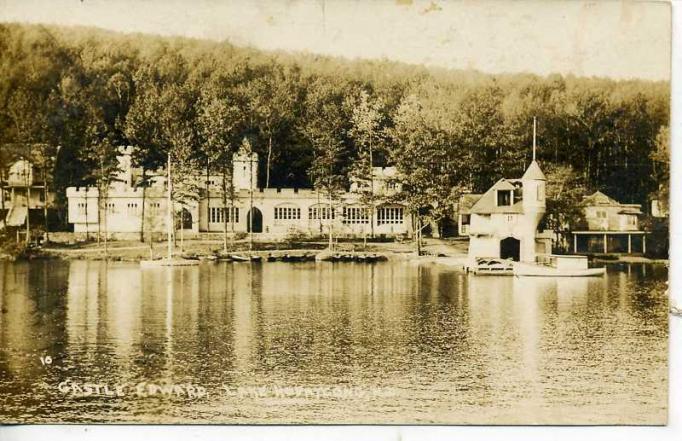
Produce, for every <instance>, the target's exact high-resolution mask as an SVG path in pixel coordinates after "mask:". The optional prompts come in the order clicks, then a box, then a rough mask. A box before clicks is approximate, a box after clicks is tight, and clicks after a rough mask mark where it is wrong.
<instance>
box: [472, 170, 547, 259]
mask: <svg viewBox="0 0 682 441" xmlns="http://www.w3.org/2000/svg"><path fill="white" fill-rule="evenodd" d="M545 185H546V179H545V175H544V173H543V172H542V170H541V169H540V166H539V165H538V163H537V162H536V161H535V160H533V162H532V163H531V164H530V166H529V167H528V169H527V170H526V172H525V173H524V175H523V176H522V177H521V179H506V178H502V179H500V180H499V181H497V182H496V183H495V184H494V185H493V186H492V187H490V189H488V191H486V192H485V193H483V194H481V195H473V194H467V195H464V197H463V198H462V201H461V203H460V206H461V210H460V215H459V221H460V225H459V231H460V233H464V234H468V236H469V252H468V256H469V259H470V260H471V261H474V260H475V259H476V258H478V257H487V258H501V259H512V260H515V261H522V262H535V260H536V255H538V254H543V255H544V254H549V253H550V252H551V235H548V234H544V233H541V232H538V224H539V223H540V220H541V219H542V217H543V215H544V213H545Z"/></svg>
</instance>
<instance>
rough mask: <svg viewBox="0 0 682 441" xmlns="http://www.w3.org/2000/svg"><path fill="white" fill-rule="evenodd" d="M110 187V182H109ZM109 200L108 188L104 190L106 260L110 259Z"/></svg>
mask: <svg viewBox="0 0 682 441" xmlns="http://www.w3.org/2000/svg"><path fill="white" fill-rule="evenodd" d="M107 187H108V184H107ZM108 200H109V193H108V188H107V189H106V190H105V191H104V207H105V210H104V260H109V238H108V237H107V236H109V225H108V220H109V212H108V210H107V209H106V206H107V203H108Z"/></svg>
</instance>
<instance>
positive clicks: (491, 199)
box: [471, 178, 523, 214]
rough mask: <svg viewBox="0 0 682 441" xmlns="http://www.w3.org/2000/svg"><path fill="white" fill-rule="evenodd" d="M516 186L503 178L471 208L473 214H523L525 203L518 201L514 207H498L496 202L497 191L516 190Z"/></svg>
mask: <svg viewBox="0 0 682 441" xmlns="http://www.w3.org/2000/svg"><path fill="white" fill-rule="evenodd" d="M514 189H515V187H514V185H513V184H512V183H511V182H509V181H508V180H506V179H504V178H502V179H500V180H499V181H497V182H496V183H495V185H493V186H492V187H490V188H489V189H488V191H486V192H485V193H483V196H481V198H480V199H479V200H478V202H476V203H475V204H474V206H473V207H471V212H472V213H475V214H491V213H523V203H522V201H518V202H516V203H515V204H513V205H507V206H502V207H498V206H497V201H496V200H495V197H496V192H497V190H514Z"/></svg>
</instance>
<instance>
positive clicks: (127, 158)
mask: <svg viewBox="0 0 682 441" xmlns="http://www.w3.org/2000/svg"><path fill="white" fill-rule="evenodd" d="M131 154H132V147H125V148H122V149H121V154H120V155H119V158H118V160H119V170H120V171H119V173H118V175H117V176H116V179H115V182H113V183H112V184H111V185H110V187H109V189H108V192H107V193H108V194H107V196H106V200H104V199H102V201H100V195H99V192H98V189H97V188H96V187H70V188H68V189H67V193H66V194H67V198H68V213H69V216H68V217H69V222H70V223H71V224H73V228H74V232H76V233H86V232H87V233H96V232H98V231H100V229H101V231H104V226H103V224H104V214H105V212H106V231H108V232H109V234H110V235H111V236H112V237H114V238H130V239H133V238H134V239H137V238H138V237H139V234H140V231H141V230H142V229H143V227H144V231H145V232H155V233H163V232H165V231H166V212H167V186H166V176H165V171H164V170H159V171H157V172H156V173H154V174H153V175H152V177H151V185H150V186H148V187H147V188H146V189H143V188H142V187H141V186H139V185H138V183H139V182H140V178H141V170H139V169H137V168H135V167H133V166H132V162H131ZM232 175H233V178H232V179H233V185H234V194H235V197H234V200H233V201H230V200H229V199H228V203H227V206H225V204H223V194H222V188H223V185H222V184H223V182H222V179H223V178H222V176H221V175H208V176H206V175H204V176H199V175H197V176H193V177H192V178H191V179H192V180H193V182H194V184H195V185H194V186H195V187H196V188H200V189H201V191H200V192H199V196H198V197H197V198H193V199H191V200H186V201H185V202H184V203H183V204H180V203H178V202H177V201H176V202H174V211H175V212H176V213H177V214H178V215H176V225H177V227H178V229H180V230H184V231H183V233H184V232H186V233H197V234H198V233H210V232H215V233H220V232H223V229H224V228H225V224H227V230H228V232H230V233H232V232H234V233H247V232H251V231H252V232H253V233H259V234H262V235H268V236H272V237H273V238H278V237H286V236H287V235H305V236H321V235H326V234H328V231H329V229H330V228H332V230H333V234H334V236H336V237H352V236H354V237H358V236H360V237H361V236H364V235H369V234H370V233H371V232H373V233H374V235H376V236H381V235H386V236H396V235H403V234H409V233H410V231H411V226H412V222H411V218H410V217H409V215H408V213H407V211H406V209H405V207H404V206H403V205H401V204H399V203H395V202H391V200H390V199H391V198H390V196H391V195H394V194H396V193H397V192H398V191H399V189H400V187H399V184H398V183H397V182H396V180H395V178H396V170H395V168H393V167H383V168H382V167H374V168H373V177H374V179H373V181H374V194H375V201H376V203H375V207H374V209H373V210H372V212H370V210H369V208H368V207H366V206H363V205H361V203H360V200H359V199H360V198H359V194H358V192H357V191H356V190H358V185H357V184H356V183H354V184H352V185H351V189H350V191H347V192H343V193H341V194H340V195H337V197H336V198H335V200H334V201H333V205H332V206H331V207H330V204H329V201H328V199H327V195H326V194H324V193H323V192H318V191H316V190H313V189H298V188H260V187H259V186H258V155H257V154H256V153H252V152H249V151H246V150H244V149H242V150H240V151H239V152H237V153H235V155H234V157H233V174H232ZM143 191H144V197H143ZM174 194H175V191H174ZM102 197H103V198H104V196H102ZM143 201H144V202H143ZM143 203H144V207H143ZM98 207H99V208H98ZM143 208H144V209H143ZM143 213H144V215H143ZM100 217H103V219H102V221H103V222H102V224H100V222H99V220H100Z"/></svg>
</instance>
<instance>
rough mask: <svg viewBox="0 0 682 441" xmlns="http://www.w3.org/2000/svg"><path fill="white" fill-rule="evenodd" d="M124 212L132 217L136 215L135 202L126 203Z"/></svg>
mask: <svg viewBox="0 0 682 441" xmlns="http://www.w3.org/2000/svg"><path fill="white" fill-rule="evenodd" d="M126 209H127V210H126V211H127V213H128V215H129V216H133V215H136V214H137V202H128V204H127V206H126Z"/></svg>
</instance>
